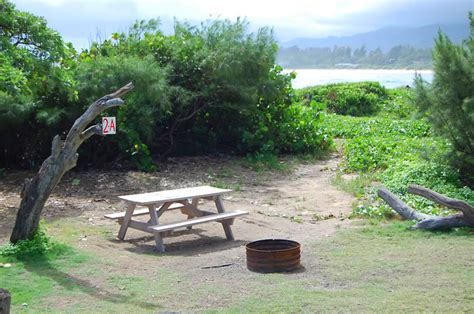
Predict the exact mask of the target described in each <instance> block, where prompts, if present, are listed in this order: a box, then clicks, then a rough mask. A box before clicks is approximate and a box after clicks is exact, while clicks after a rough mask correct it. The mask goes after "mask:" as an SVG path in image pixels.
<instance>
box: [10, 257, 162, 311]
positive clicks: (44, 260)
mask: <svg viewBox="0 0 474 314" xmlns="http://www.w3.org/2000/svg"><path fill="white" fill-rule="evenodd" d="M66 258H67V256H66ZM19 261H21V262H22V263H23V264H24V267H25V269H26V270H27V271H29V272H31V273H34V274H36V275H38V276H41V277H47V278H49V279H51V280H53V281H54V282H55V283H56V284H58V285H59V286H61V287H62V288H64V289H66V290H69V291H74V290H75V291H80V292H82V293H86V294H88V295H89V296H91V297H93V298H95V299H99V300H102V301H106V302H110V303H116V304H130V305H134V306H136V307H139V308H142V309H145V310H152V309H160V308H163V306H161V305H159V304H156V303H150V302H146V301H138V300H134V295H133V294H132V295H131V294H120V293H115V292H111V291H109V290H107V289H104V288H101V287H99V286H98V285H96V284H94V283H93V282H91V281H89V280H87V279H84V278H80V277H79V276H77V275H74V274H70V273H68V272H65V271H63V270H60V269H58V267H57V266H56V265H54V264H53V263H52V259H51V258H50V257H48V256H34V258H26V257H25V258H20V259H19Z"/></svg>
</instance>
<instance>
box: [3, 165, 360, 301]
mask: <svg viewBox="0 0 474 314" xmlns="http://www.w3.org/2000/svg"><path fill="white" fill-rule="evenodd" d="M339 161H340V160H339V159H338V157H337V156H332V158H330V159H328V160H324V161H318V162H316V163H303V164H300V165H298V166H297V167H296V168H295V169H293V170H292V171H289V172H261V173H259V172H255V171H253V170H251V169H249V168H246V167H244V166H242V163H241V162H240V160H238V159H234V158H222V157H221V158H211V157H199V158H180V159H174V160H170V161H169V162H167V163H166V164H165V165H162V167H161V169H160V171H159V172H156V173H152V174H146V173H140V172H115V171H90V172H70V173H68V174H67V175H66V176H65V178H64V179H63V180H62V182H61V184H60V185H59V186H58V187H57V188H56V189H55V191H54V193H53V195H52V196H51V197H50V199H49V200H48V202H47V204H46V206H45V209H44V212H43V216H44V217H45V219H47V220H56V219H61V218H64V217H76V218H77V219H76V218H73V221H77V224H84V225H87V226H89V227H94V226H97V227H99V228H103V229H106V230H108V231H110V237H109V238H108V239H104V236H98V235H97V236H94V235H87V234H85V235H83V237H87V241H82V240H84V238H82V239H80V238H78V239H77V241H78V242H77V245H78V246H80V247H83V248H84V249H86V250H88V251H93V252H94V254H97V255H98V256H104V258H107V257H110V256H114V260H115V262H116V264H118V265H120V267H119V268H120V269H114V267H116V266H110V267H111V269H104V271H105V272H121V271H122V270H123V269H126V270H127V271H128V272H129V275H143V274H145V273H147V272H149V271H150V269H153V268H156V267H167V268H171V269H173V270H174V271H177V272H179V273H180V274H182V275H183V276H184V277H185V278H187V279H189V280H186V281H187V282H191V283H192V282H195V281H196V280H198V281H202V280H205V281H209V282H216V283H219V282H222V283H225V282H234V283H235V282H241V283H243V282H244V281H250V282H251V280H252V278H253V276H255V274H253V273H251V272H249V271H248V270H247V269H246V261H245V244H246V243H248V242H250V241H254V240H258V239H263V238H283V239H292V240H296V241H298V242H300V243H301V244H302V264H303V265H304V267H305V271H303V272H300V273H296V274H295V276H302V277H304V276H309V275H310V274H311V273H313V275H317V276H318V277H319V278H320V282H321V283H322V285H323V286H324V278H323V277H324V276H323V275H322V271H321V270H320V269H319V268H318V267H313V266H315V265H316V264H317V263H318V260H317V259H316V260H315V259H314V258H313V257H311V253H310V250H305V248H307V247H309V245H310V243H311V242H313V241H314V240H317V239H321V238H324V237H327V236H329V235H330V234H332V233H334V232H335V231H336V230H337V229H338V228H339V227H341V226H346V225H348V224H349V222H348V219H347V215H348V213H349V212H350V210H351V204H352V203H353V201H354V200H355V199H354V197H353V196H351V195H349V194H347V193H345V192H342V191H340V190H337V189H336V188H335V187H333V186H332V185H331V184H330V179H331V177H333V176H334V175H335V170H336V168H337V165H338V162H339ZM31 175H32V173H25V172H18V173H12V174H7V176H6V177H5V178H3V179H2V180H1V182H0V244H1V243H2V242H6V241H7V240H8V235H9V234H10V232H11V228H12V226H13V222H14V218H15V212H16V208H18V205H19V203H20V198H19V192H20V187H21V183H22V181H23V180H24V178H25V177H27V176H31ZM209 184H214V185H218V186H230V187H234V189H236V190H237V191H234V192H232V193H229V194H228V195H226V196H225V197H224V205H225V207H226V209H227V210H234V209H240V210H245V211H248V212H249V215H247V216H243V217H242V218H237V219H236V220H235V222H234V225H233V232H234V236H235V239H236V240H235V241H226V240H225V235H224V232H223V230H222V226H221V225H220V224H218V223H213V224H204V225H199V226H195V227H194V228H193V229H192V230H186V231H182V232H176V233H175V234H174V235H173V236H171V237H168V238H165V239H164V242H165V245H166V249H167V252H166V253H165V254H163V255H162V256H160V257H159V258H149V256H152V257H153V256H155V255H153V250H154V241H153V238H152V237H151V236H150V235H149V234H144V233H142V232H140V231H136V230H131V229H129V231H128V233H127V236H126V241H124V242H121V241H117V240H115V239H114V237H113V236H112V234H114V233H115V234H116V232H117V231H118V225H116V224H115V223H114V222H111V221H109V220H107V219H105V218H103V215H104V214H106V213H110V212H114V211H124V209H125V208H124V204H123V203H121V202H120V201H118V199H117V196H119V195H126V194H135V193H140V192H151V191H158V190H166V189H174V188H180V187H191V186H198V185H209ZM201 207H202V208H203V209H206V207H207V209H211V208H212V207H210V204H206V203H203V204H201ZM213 210H215V209H213ZM180 216H181V214H180V213H179V211H173V212H167V213H166V214H165V215H163V216H162V220H163V221H164V222H166V221H167V220H169V221H172V220H177V219H182V217H180ZM70 219H71V218H69V221H70ZM144 219H145V218H144ZM112 232H113V233H112ZM150 253H151V254H150ZM143 254H146V255H147V257H146V258H136V257H137V256H143ZM221 265H227V266H226V267H218V268H214V266H221ZM92 280H93V281H94V279H92ZM96 280H97V284H98V285H100V278H97V279H96ZM182 284H183V285H186V283H184V281H183V283H182ZM329 288H330V287H329ZM234 290H235V291H234ZM243 290H245V284H238V283H237V284H234V285H233V287H231V288H230V292H229V293H239V294H241V293H244V291H243ZM176 299H177V301H176V302H179V298H176ZM221 301H222V300H221ZM216 302H220V301H217V300H216ZM170 305H171V306H172V304H170ZM214 305H218V304H214ZM176 306H177V307H179V303H178V304H176ZM206 306H211V307H212V306H213V303H212V300H206Z"/></svg>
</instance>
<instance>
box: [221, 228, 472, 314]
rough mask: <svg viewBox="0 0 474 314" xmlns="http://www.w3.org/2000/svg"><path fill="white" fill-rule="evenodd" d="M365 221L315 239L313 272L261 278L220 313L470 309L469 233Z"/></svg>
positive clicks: (310, 263) (311, 250) (310, 262)
mask: <svg viewBox="0 0 474 314" xmlns="http://www.w3.org/2000/svg"><path fill="white" fill-rule="evenodd" d="M408 226H409V223H392V224H389V225H387V226H378V225H377V226H363V227H362V228H360V229H355V230H346V231H342V232H340V233H339V234H338V235H337V236H335V237H332V238H329V239H325V240H322V241H319V242H316V243H314V244H313V245H312V246H311V247H303V249H304V250H306V251H308V250H310V256H309V257H307V259H311V261H309V260H306V261H305V260H303V261H302V262H303V264H304V265H305V266H306V267H307V268H308V267H311V268H312V269H307V270H306V271H307V272H309V273H312V274H315V275H313V276H311V275H305V276H295V275H281V274H276V275H265V276H261V277H259V278H258V279H257V282H258V285H257V286H255V287H252V289H253V294H251V296H248V297H245V298H243V299H241V300H239V301H237V302H236V303H235V304H234V305H232V306H231V307H230V308H221V309H219V310H218V311H217V312H221V311H222V312H259V313H268V312H308V313H314V312H327V311H329V312H420V311H422V312H463V311H470V310H472V309H473V308H474V297H473V295H474V286H473V285H472V282H474V261H473V260H472V252H471V250H470V249H469V247H471V246H472V240H473V236H472V234H469V233H468V232H467V231H465V230H458V231H455V232H452V233H447V234H446V233H431V232H423V231H408V230H407V227H408Z"/></svg>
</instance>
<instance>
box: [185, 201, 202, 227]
mask: <svg viewBox="0 0 474 314" xmlns="http://www.w3.org/2000/svg"><path fill="white" fill-rule="evenodd" d="M198 202H199V199H197V198H193V199H192V201H191V205H192V206H193V207H195V208H197V206H198ZM192 218H194V217H193V216H191V215H188V219H192ZM186 229H188V230H192V229H193V226H189V227H186Z"/></svg>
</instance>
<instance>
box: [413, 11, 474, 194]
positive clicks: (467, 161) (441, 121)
mask: <svg viewBox="0 0 474 314" xmlns="http://www.w3.org/2000/svg"><path fill="white" fill-rule="evenodd" d="M469 20H470V36H469V38H468V39H466V40H464V41H463V43H462V44H460V45H455V44H454V43H453V42H452V41H451V40H450V39H449V38H448V37H447V36H446V35H445V34H443V33H441V32H440V33H439V35H438V38H437V39H436V40H435V47H434V50H433V63H434V78H433V82H432V84H428V83H427V82H425V81H423V80H422V78H421V77H420V76H417V78H416V80H415V82H416V94H417V97H416V103H417V104H418V105H419V109H420V111H421V112H423V113H424V114H425V115H426V117H427V118H428V119H429V120H430V121H431V123H432V124H433V128H434V130H435V131H436V132H437V133H438V134H440V135H441V136H444V137H446V138H447V139H448V140H449V141H450V143H451V145H452V150H451V155H450V158H451V161H452V163H453V164H454V166H456V167H457V168H458V169H459V170H460V175H461V176H462V177H463V178H464V180H465V181H466V183H467V184H468V185H470V186H471V187H472V186H474V16H473V13H472V12H470V13H469Z"/></svg>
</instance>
